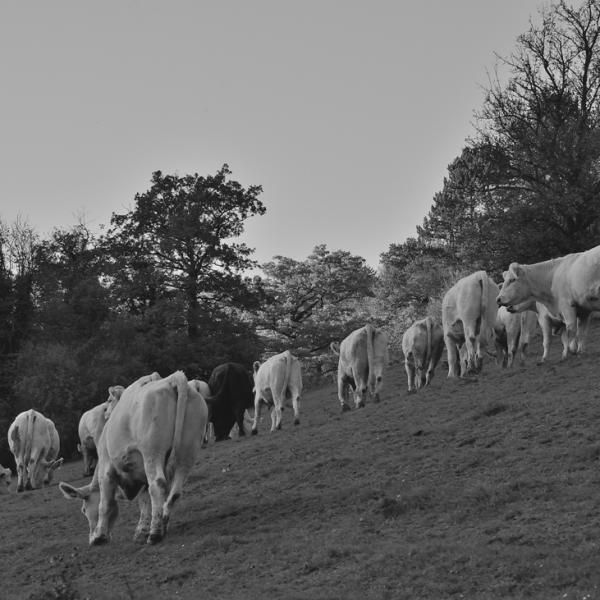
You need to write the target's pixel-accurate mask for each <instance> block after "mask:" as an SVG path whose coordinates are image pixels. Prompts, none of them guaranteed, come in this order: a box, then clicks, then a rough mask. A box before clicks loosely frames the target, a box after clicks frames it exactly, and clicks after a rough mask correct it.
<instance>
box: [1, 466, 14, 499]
mask: <svg viewBox="0 0 600 600" xmlns="http://www.w3.org/2000/svg"><path fill="white" fill-rule="evenodd" d="M11 478H12V472H11V470H10V469H7V468H5V467H3V466H2V465H0V494H4V493H6V492H8V488H9V486H10V482H11Z"/></svg>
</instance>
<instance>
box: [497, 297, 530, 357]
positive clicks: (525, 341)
mask: <svg viewBox="0 0 600 600" xmlns="http://www.w3.org/2000/svg"><path fill="white" fill-rule="evenodd" d="M536 322H537V314H536V313H535V312H534V311H532V310H531V309H526V310H523V311H520V312H518V313H517V312H512V313H511V312H509V311H508V310H507V309H506V307H504V306H501V307H500V308H499V309H498V317H497V319H496V324H495V326H494V338H495V342H496V360H497V361H498V362H500V361H501V363H502V366H503V367H511V366H512V365H513V361H514V359H515V357H516V356H517V354H519V356H520V362H521V364H523V363H524V362H525V355H526V353H527V348H528V346H529V341H530V339H531V336H532V334H533V332H534V330H535V324H536Z"/></svg>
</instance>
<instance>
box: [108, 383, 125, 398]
mask: <svg viewBox="0 0 600 600" xmlns="http://www.w3.org/2000/svg"><path fill="white" fill-rule="evenodd" d="M124 390H125V388H124V387H123V386H122V385H111V386H110V387H109V388H108V395H109V396H112V397H113V398H114V399H115V400H119V398H120V397H121V394H122V393H123V391H124Z"/></svg>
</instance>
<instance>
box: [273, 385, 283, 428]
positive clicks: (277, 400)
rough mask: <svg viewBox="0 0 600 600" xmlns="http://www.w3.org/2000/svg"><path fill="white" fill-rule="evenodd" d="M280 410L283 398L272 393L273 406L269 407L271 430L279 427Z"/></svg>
mask: <svg viewBox="0 0 600 600" xmlns="http://www.w3.org/2000/svg"><path fill="white" fill-rule="evenodd" d="M284 394H285V392H284ZM282 411H283V398H282V397H281V396H278V395H275V394H273V408H272V409H271V431H275V430H276V429H281V417H282Z"/></svg>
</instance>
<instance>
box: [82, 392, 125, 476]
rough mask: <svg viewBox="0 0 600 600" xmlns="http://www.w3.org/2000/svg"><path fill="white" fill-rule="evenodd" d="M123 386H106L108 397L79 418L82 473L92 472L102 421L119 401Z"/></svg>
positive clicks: (94, 465) (89, 473)
mask: <svg viewBox="0 0 600 600" xmlns="http://www.w3.org/2000/svg"><path fill="white" fill-rule="evenodd" d="M124 389H125V388H124V387H123V386H122V385H115V386H111V387H109V388H108V398H107V400H106V401H104V402H102V404H98V406H94V408H90V410H88V411H86V412H84V413H83V415H81V419H79V440H80V443H79V444H77V450H79V452H81V454H82V455H83V475H84V476H86V477H87V476H89V475H91V474H92V473H93V472H94V468H95V467H96V463H97V462H98V453H97V451H96V446H97V445H98V440H99V439H100V434H101V433H102V429H104V423H106V420H107V419H108V417H109V416H110V413H111V412H112V410H113V408H114V406H115V404H116V403H117V402H118V401H119V398H120V397H121V394H122V393H123V390H124Z"/></svg>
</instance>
